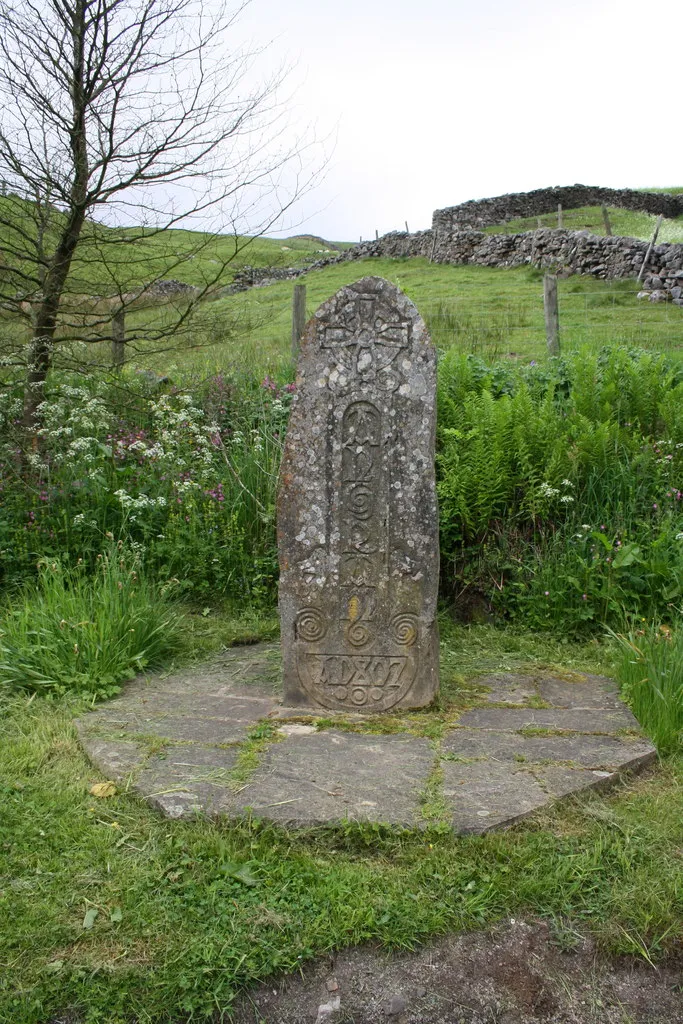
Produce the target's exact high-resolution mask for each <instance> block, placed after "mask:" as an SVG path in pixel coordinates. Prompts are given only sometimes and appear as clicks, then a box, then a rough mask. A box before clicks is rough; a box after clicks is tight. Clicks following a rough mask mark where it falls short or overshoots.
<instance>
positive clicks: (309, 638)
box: [296, 608, 327, 644]
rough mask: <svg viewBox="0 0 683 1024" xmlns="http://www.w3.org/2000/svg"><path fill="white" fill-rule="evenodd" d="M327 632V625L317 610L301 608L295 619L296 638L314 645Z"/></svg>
mask: <svg viewBox="0 0 683 1024" xmlns="http://www.w3.org/2000/svg"><path fill="white" fill-rule="evenodd" d="M326 632H327V624H326V622H325V618H324V616H323V614H322V612H321V611H319V610H318V609H317V608H302V609H301V611H300V612H299V614H298V615H297V617H296V638H297V640H305V641H306V643H309V644H314V643H317V641H318V640H322V638H323V637H324V636H325V633H326Z"/></svg>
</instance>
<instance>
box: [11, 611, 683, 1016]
mask: <svg viewBox="0 0 683 1024" xmlns="http://www.w3.org/2000/svg"><path fill="white" fill-rule="evenodd" d="M213 614H215V613H213ZM229 621H230V620H229V619H225V620H224V624H225V625H226V626H227V625H228V623H229ZM233 633H235V634H237V633H239V627H238V626H236V625H233ZM442 633H443V645H442V650H443V658H444V670H445V672H446V673H448V671H449V669H448V665H449V664H450V665H451V671H452V666H453V665H454V664H455V663H456V662H457V664H458V665H459V667H460V669H461V672H462V677H463V679H464V680H468V679H471V678H472V675H473V673H476V672H477V671H479V672H488V671H491V670H492V669H517V668H521V667H523V666H529V665H535V666H540V665H548V664H552V663H553V662H554V661H555V660H556V659H560V658H561V660H562V663H563V664H565V665H570V666H572V667H573V668H575V669H579V668H590V669H593V670H594V671H601V670H604V669H605V668H606V667H607V666H608V665H609V663H610V661H611V659H612V657H613V653H611V648H610V647H609V646H606V645H604V644H599V643H597V642H593V643H592V644H571V643H561V642H560V641H557V640H553V639H550V638H535V637H534V636H533V634H532V633H520V634H518V635H516V636H515V635H514V634H512V633H507V632H506V631H498V632H497V631H495V630H493V629H492V628H491V627H487V626H482V627H468V628H465V627H461V626H456V625H450V624H449V622H448V620H447V619H444V620H443V624H442ZM80 706H81V705H80V703H79V702H78V701H74V700H66V699H60V700H52V701H49V702H48V701H45V700H44V699H42V698H40V697H36V698H33V699H26V698H23V697H18V698H13V699H9V698H5V699H4V700H2V707H1V711H2V714H3V718H2V721H3V726H2V730H3V742H2V744H0V795H1V803H0V806H1V807H2V812H1V813H2V836H1V838H0V951H1V952H0V1021H2V1022H3V1024H9V1022H11V1024H44V1022H45V1021H46V1020H48V1019H49V1018H50V1017H51V1016H53V1015H56V1014H59V1013H64V1012H67V1011H73V1012H76V1013H78V1014H80V1019H82V1020H83V1021H87V1022H88V1024H104V1022H105V1021H106V1022H107V1024H123V1022H131V1021H133V1020H136V1021H145V1022H146V1024H155V1022H159V1024H161V1022H162V1021H163V1022H167V1021H168V1020H169V1019H174V1020H175V1019H179V1020H182V1019H185V1018H186V1017H189V1016H190V1015H191V1014H194V1017H193V1019H195V1020H201V1019H208V1018H209V1017H210V1016H211V1015H214V1016H213V1019H216V1020H217V1019H220V1015H221V1013H222V1012H223V1011H225V1010H227V1009H228V1008H229V1006H230V1004H231V1001H232V1000H233V999H234V997H235V995H236V994H237V993H238V992H239V991H240V990H242V989H243V988H244V987H245V986H247V985H249V984H250V983H253V982H254V981H257V980H259V979H262V978H265V977H267V976H268V975H269V974H271V973H272V972H274V971H292V970H296V969H297V968H298V967H299V966H300V965H301V964H302V963H303V962H304V961H305V960H307V959H309V958H311V957H313V956H316V955H320V954H324V953H327V952H330V951H332V950H334V949H338V948H340V947H343V946H346V945H349V944H355V943H362V942H368V941H373V942H378V943H380V944H381V945H383V946H385V947H387V948H398V949H408V948H411V947H412V946H414V945H415V944H416V943H419V942H421V941H424V940H425V939H427V938H428V937H429V936H432V935H437V934H441V933H444V932H446V931H449V930H454V929H455V930H457V929H469V928H475V927H480V926H486V925H489V924H491V923H493V922H494V921H496V920H499V919H500V918H501V917H503V916H509V915H512V916H515V915H520V914H538V915H542V916H545V917H548V918H553V919H562V920H563V921H564V922H565V925H566V927H568V928H579V927H588V928H589V929H590V930H591V931H592V933H593V935H594V936H595V938H596V939H597V941H598V942H599V943H600V944H601V945H602V946H603V948H605V949H606V950H609V951H612V952H617V953H635V954H636V955H640V956H646V957H647V958H650V959H651V960H653V961H656V959H657V958H658V957H661V956H663V955H665V954H666V952H667V951H669V950H673V949H674V948H675V946H676V943H677V942H679V941H680V940H681V939H682V938H683V924H682V922H683V914H682V913H681V910H682V909H683V908H682V907H681V893H682V892H683V865H682V864H681V860H680V856H679V846H680V839H681V834H680V822H681V820H683V760H681V759H680V758H675V757H671V758H669V759H668V760H666V761H665V762H663V763H662V764H661V765H660V767H659V768H658V769H657V770H656V771H654V772H651V773H650V774H649V775H647V776H645V777H642V778H639V779H637V780H634V781H633V782H631V783H629V784H627V785H625V786H623V787H622V788H620V789H619V790H617V791H616V792H615V793H614V794H613V795H611V796H610V797H607V798H600V797H596V796H591V795H587V796H585V797H582V798H581V799H576V800H574V801H572V802H570V803H567V804H564V805H563V806H562V807H559V808H555V809H551V810H549V811H547V812H545V813H544V814H542V815H540V816H537V817H536V818H535V819H534V820H533V821H532V822H529V823H525V824H522V825H519V826H517V827H516V828H514V829H512V830H511V831H509V832H507V833H504V834H491V835H488V836H483V837H471V838H456V837H454V836H452V835H451V834H450V832H449V831H448V830H444V829H443V826H434V827H432V828H428V829H427V830H426V831H425V832H420V833H418V832H412V831H396V830H391V829H387V828H383V827H378V826H359V825H355V824H352V823H349V824H348V825H345V826H343V827H338V828H327V829H317V830H312V831H309V832H300V833H288V832H285V831H284V830H281V829H278V828H276V827H272V826H270V825H267V824H265V823H259V822H257V821H253V820H245V821H242V822H238V823H232V824H231V823H228V822H220V823H210V822H204V821H194V822H193V821H182V822H173V823H169V822H168V821H164V820H162V819H161V818H159V816H158V815H157V814H155V813H154V812H153V811H152V810H151V809H150V808H149V807H147V806H146V805H145V804H144V803H143V802H142V801H141V800H139V799H138V798H137V797H134V796H132V795H129V794H127V793H126V792H125V790H124V791H121V792H119V793H118V794H117V795H115V796H113V797H111V798H109V799H102V800H97V799H95V798H93V796H91V795H90V792H89V791H90V787H91V785H92V784H93V783H94V782H95V781H99V777H98V775H97V773H96V772H95V771H94V770H93V769H92V767H91V766H90V765H89V764H88V763H87V762H86V760H85V758H84V756H83V754H82V752H81V750H80V748H79V746H78V743H77V740H76V736H75V732H74V729H73V725H72V717H73V716H74V714H76V713H77V711H78V709H79V707H80ZM263 740H264V737H263V736H261V735H260V734H259V735H256V734H255V735H254V736H253V737H252V739H251V741H250V744H249V745H248V746H249V748H250V752H251V753H252V754H253V755H257V754H258V747H259V745H260V743H261V742H262V741H263ZM252 748H253V749H252ZM241 767H242V768H243V769H244V771H245V772H248V771H249V770H250V768H251V764H246V763H245V764H244V765H242V766H241ZM433 789H434V787H433V786H432V787H431V789H430V787H427V790H426V791H425V794H424V800H425V805H424V809H425V811H426V812H428V813H432V814H436V813H437V812H438V810H439V808H438V807H436V806H432V804H433V802H434V793H433Z"/></svg>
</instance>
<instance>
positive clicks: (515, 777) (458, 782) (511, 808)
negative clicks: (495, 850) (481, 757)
mask: <svg viewBox="0 0 683 1024" xmlns="http://www.w3.org/2000/svg"><path fill="white" fill-rule="evenodd" d="M443 795H444V799H445V801H446V805H447V806H448V808H449V810H450V818H451V821H452V823H453V827H454V828H455V829H456V831H458V832H487V831H488V830H489V829H492V828H500V827H501V826H504V825H512V824H513V823H514V822H515V821H518V820H519V819H520V818H525V817H526V816H527V815H528V814H531V813H532V811H535V810H537V809H538V808H539V807H542V806H543V805H544V804H546V803H547V802H548V797H547V795H546V794H545V793H544V792H543V789H542V788H541V786H540V785H539V784H538V782H537V781H536V779H535V778H534V776H533V775H532V774H531V773H530V772H529V771H528V770H526V769H524V768H522V767H520V766H517V765H513V764H501V763H497V762H493V761H476V762H475V763H474V764H457V763H454V762H449V761H446V762H444V766H443Z"/></svg>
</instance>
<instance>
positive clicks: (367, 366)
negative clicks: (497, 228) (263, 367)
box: [278, 277, 439, 713]
mask: <svg viewBox="0 0 683 1024" xmlns="http://www.w3.org/2000/svg"><path fill="white" fill-rule="evenodd" d="M435 400H436V356H435V352H434V347H433V346H432V344H431V341H430V338H429V335H428V333H427V329H426V327H425V325H424V322H423V320H422V319H421V317H420V315H419V313H418V312H417V309H416V308H415V306H414V305H413V304H412V302H410V300H409V299H407V298H406V296H405V295H403V293H402V292H401V291H399V290H398V288H395V287H394V285H392V284H390V283H389V282H388V281H385V280H383V279H382V278H378V277H365V278H363V279H362V280H360V281H357V282H356V283H355V284H352V285H349V286H348V287H345V288H342V289H341V290H340V291H338V292H337V294H336V295H334V296H333V297H332V298H331V299H329V301H328V302H325V303H324V304H323V305H322V306H321V307H320V308H319V309H318V311H317V312H316V314H315V316H314V317H313V318H312V319H311V320H310V322H309V323H308V325H307V327H306V331H305V333H304V337H303V339H302V344H301V353H300V357H299V365H298V378H297V393H296V396H295V401H294V405H293V408H292V414H291V419H290V424H289V430H288V432H287V440H286V443H285V452H284V458H283V463H282V470H281V478H280V487H279V493H278V547H279V558H280V618H281V627H282V630H281V634H282V651H283V663H284V700H285V703H286V704H291V705H308V706H314V707H315V706H318V707H321V706H322V707H325V708H330V709H333V710H347V711H361V712H368V713H373V712H380V711H388V710H389V709H391V708H397V707H420V706H422V705H424V704H428V703H429V702H430V701H431V700H432V699H433V697H434V695H435V693H436V691H437V689H438V654H439V644H438V633H437V627H436V621H435V617H436V600H437V588H438V577H439V537H438V520H437V506H436V490H435V480H434V429H435Z"/></svg>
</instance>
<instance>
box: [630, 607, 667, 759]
mask: <svg viewBox="0 0 683 1024" xmlns="http://www.w3.org/2000/svg"><path fill="white" fill-rule="evenodd" d="M618 640H619V642H620V645H621V650H622V655H621V660H620V662H619V664H618V675H619V680H620V682H621V684H622V689H623V692H624V694H625V696H626V697H627V698H628V701H629V703H630V704H631V707H632V708H633V711H634V714H635V715H636V717H637V718H638V720H639V721H640V722H641V723H642V725H643V727H644V729H645V731H646V732H647V734H648V735H649V736H650V737H651V739H652V740H653V742H654V743H655V744H656V746H657V749H658V750H660V751H662V752H666V751H672V750H680V749H681V748H682V747H683V633H682V632H681V631H680V630H679V631H678V632H676V633H672V631H671V630H670V629H669V628H668V627H667V626H659V627H657V626H648V627H647V628H646V629H640V630H636V631H634V632H632V633H631V634H630V635H629V636H620V637H618Z"/></svg>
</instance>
